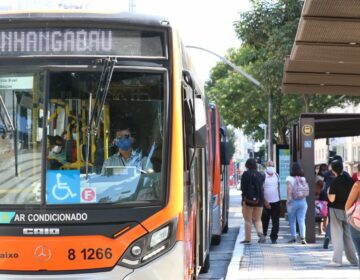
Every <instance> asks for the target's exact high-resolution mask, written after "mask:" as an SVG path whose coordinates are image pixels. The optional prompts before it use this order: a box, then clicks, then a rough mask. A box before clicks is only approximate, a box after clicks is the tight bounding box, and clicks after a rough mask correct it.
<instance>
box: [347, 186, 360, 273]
mask: <svg viewBox="0 0 360 280" xmlns="http://www.w3.org/2000/svg"><path fill="white" fill-rule="evenodd" d="M359 200H360V181H356V183H355V184H354V185H353V187H352V189H351V192H350V195H349V197H348V199H347V201H346V204H345V211H348V210H349V209H350V208H351V207H352V206H353V204H354V203H356V202H357V201H359ZM350 234H351V238H352V240H353V242H354V245H355V248H356V251H357V254H358V259H360V231H359V230H358V229H356V228H354V227H353V226H351V225H350ZM359 269H360V262H359Z"/></svg>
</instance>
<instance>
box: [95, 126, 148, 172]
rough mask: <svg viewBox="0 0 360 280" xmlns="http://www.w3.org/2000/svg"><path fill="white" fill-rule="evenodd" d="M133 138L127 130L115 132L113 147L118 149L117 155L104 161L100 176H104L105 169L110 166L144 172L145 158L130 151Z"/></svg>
mask: <svg viewBox="0 0 360 280" xmlns="http://www.w3.org/2000/svg"><path fill="white" fill-rule="evenodd" d="M133 142H134V138H132V137H131V132H130V129H129V128H121V129H119V130H117V131H116V133H115V139H114V140H113V145H115V146H116V147H117V148H118V151H117V153H115V154H114V155H112V156H110V157H109V158H108V159H107V160H105V162H104V164H103V167H102V170H101V174H102V175H106V172H105V169H106V167H111V166H135V167H137V168H138V171H142V172H145V166H146V165H147V164H146V162H147V157H142V155H141V153H139V152H137V151H135V150H133V149H132V144H133Z"/></svg>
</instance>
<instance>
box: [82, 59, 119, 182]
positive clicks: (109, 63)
mask: <svg viewBox="0 0 360 280" xmlns="http://www.w3.org/2000/svg"><path fill="white" fill-rule="evenodd" d="M115 63H116V58H110V57H107V58H105V59H104V69H103V71H102V72H101V76H100V80H99V84H98V87H97V90H96V96H95V102H94V107H93V108H94V110H91V107H92V106H91V102H89V122H88V125H87V145H86V159H85V160H86V162H85V168H86V176H85V178H86V179H88V176H89V154H90V137H91V134H95V135H96V134H97V131H98V127H99V123H100V117H101V113H102V111H103V108H104V105H105V100H106V96H107V93H108V91H109V86H110V82H111V78H112V74H113V72H114V67H115ZM89 98H90V99H91V98H92V94H90V97H89ZM99 102H100V108H99ZM95 116H96V119H95V126H94V127H93V126H92V123H93V121H94V117H95Z"/></svg>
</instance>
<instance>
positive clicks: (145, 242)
mask: <svg viewBox="0 0 360 280" xmlns="http://www.w3.org/2000/svg"><path fill="white" fill-rule="evenodd" d="M177 223H178V219H177V218H176V219H173V220H171V221H170V222H168V223H166V224H165V225H163V226H161V227H160V228H158V229H156V230H154V231H153V232H150V233H148V234H146V235H145V236H143V237H141V238H139V239H138V240H136V241H135V242H133V243H132V244H131V245H130V246H129V248H128V249H127V250H126V252H125V254H124V255H123V256H122V257H121V259H120V261H119V262H118V265H121V266H125V267H128V268H137V267H140V266H142V265H144V264H146V263H148V262H150V261H152V260H154V259H156V258H157V257H159V256H161V255H162V254H164V253H166V252H167V251H169V250H170V249H171V248H172V247H173V246H174V244H175V241H176V232H177Z"/></svg>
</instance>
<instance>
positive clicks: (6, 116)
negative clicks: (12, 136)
mask: <svg viewBox="0 0 360 280" xmlns="http://www.w3.org/2000/svg"><path fill="white" fill-rule="evenodd" d="M0 106H1V107H0V109H3V110H4V112H5V114H4V115H5V118H6V120H7V121H8V123H9V125H10V129H9V127H8V125H7V124H6V122H4V127H5V128H6V130H8V131H15V127H14V124H13V123H12V121H11V118H10V114H9V112H8V110H7V109H6V106H5V102H4V100H3V99H2V97H1V95H0Z"/></svg>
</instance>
